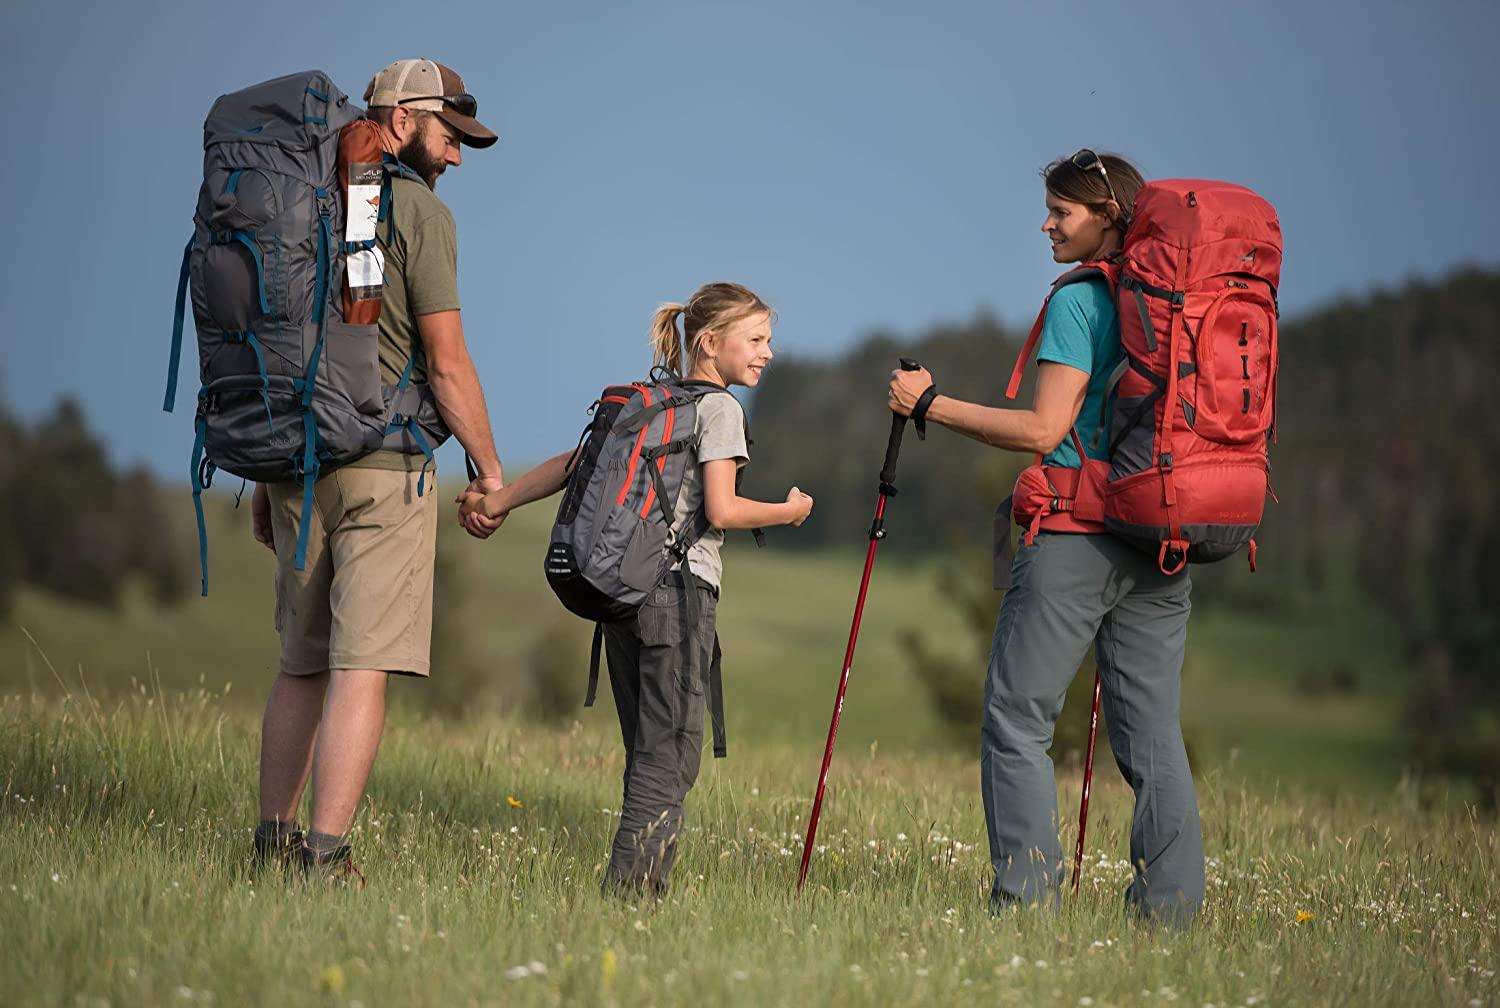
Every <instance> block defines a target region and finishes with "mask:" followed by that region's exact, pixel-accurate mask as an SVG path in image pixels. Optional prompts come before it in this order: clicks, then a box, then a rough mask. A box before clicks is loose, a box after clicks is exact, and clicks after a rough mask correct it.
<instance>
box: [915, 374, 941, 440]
mask: <svg viewBox="0 0 1500 1008" xmlns="http://www.w3.org/2000/svg"><path fill="white" fill-rule="evenodd" d="M937 397H938V390H937V384H936V383H933V384H931V385H929V386H927V391H926V392H923V393H922V394H921V395H920V396H918V397H917V401H916V403H915V404H913V406H912V408H911V419H912V426H914V427H916V429H917V437H918V438H920V439H921V440H923V441H926V440H927V411H928V410H929V409H930V408H931V407H932V401H933V400H934V399H936V398H937Z"/></svg>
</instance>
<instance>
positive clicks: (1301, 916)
mask: <svg viewBox="0 0 1500 1008" xmlns="http://www.w3.org/2000/svg"><path fill="white" fill-rule="evenodd" d="M1312 919H1313V915H1312V913H1311V911H1308V910H1298V911H1297V919H1296V921H1295V922H1294V923H1297V924H1306V923H1307V922H1308V921H1310V920H1312Z"/></svg>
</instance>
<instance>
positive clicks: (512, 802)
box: [505, 795, 525, 808]
mask: <svg viewBox="0 0 1500 1008" xmlns="http://www.w3.org/2000/svg"><path fill="white" fill-rule="evenodd" d="M505 804H507V805H509V806H510V807H511V808H525V806H524V805H523V804H522V803H521V799H519V798H517V797H516V796H515V795H506V796H505Z"/></svg>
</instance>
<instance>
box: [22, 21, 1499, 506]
mask: <svg viewBox="0 0 1500 1008" xmlns="http://www.w3.org/2000/svg"><path fill="white" fill-rule="evenodd" d="M1497 11H1500V5H1495V4H1492V3H1480V2H1470V3H1432V4H1426V5H1417V4H1406V3H1401V4H1397V3H1388V2H1374V3H1349V2H1344V0H1337V2H1327V3H1323V2H1319V3H1307V2H1301V3H1287V2H1272V3H1262V4H1257V5H1254V6H1247V5H1243V4H1236V5H1232V6H1231V5H1228V4H1217V3H1204V2H1198V3H1167V2H1150V3H1119V2H1115V3H1092V2H1080V3H1073V4H1068V5H1065V6H1064V5H1057V4H1019V3H999V2H992V3H927V4H915V3H878V2H870V3H845V2H830V3H808V2H801V3H798V2H780V0H767V2H755V3H618V2H617V3H592V2H580V3H574V4H537V3H530V4H517V3H509V2H506V3H480V2H463V3H429V4H410V3H404V4H392V3H385V2H381V0H370V2H365V3H360V4H343V5H341V4H337V3H323V4H316V5H308V4H303V3H285V2H280V0H272V2H265V3H257V4H253V5H252V4H243V3H242V4H233V5H227V4H223V5H221V4H189V3H144V4H115V5H97V6H96V7H94V8H92V9H90V10H88V11H87V12H85V11H83V10H81V9H78V8H76V7H71V6H70V7H64V6H62V5H50V6H47V7H42V6H40V5H33V6H31V7H29V8H27V9H18V8H15V7H9V6H8V7H7V9H6V11H5V13H3V14H0V37H3V38H4V41H3V42H0V45H3V47H4V55H5V60H6V64H7V66H8V67H9V71H8V75H7V76H8V78H9V79H10V80H11V81H13V82H17V83H19V84H21V85H22V86H19V87H13V88H12V90H11V91H10V92H8V95H7V98H8V100H7V101H6V102H5V103H4V106H3V108H0V120H3V124H4V136H5V137H6V144H5V150H4V152H3V153H0V182H3V183H4V186H3V191H4V192H6V193H8V194H10V197H11V198H10V200H9V201H8V206H7V208H6V214H5V218H6V228H5V233H6V236H7V240H6V241H3V242H0V296H3V305H4V308H5V312H4V322H3V332H4V347H5V355H4V358H3V361H0V393H3V396H4V399H5V400H6V402H7V404H8V405H9V407H10V408H11V409H12V410H15V411H17V412H19V413H21V414H22V415H23V416H34V415H36V414H37V413H39V412H41V411H43V410H45V409H47V408H49V407H50V406H51V404H52V403H54V402H55V401H56V399H57V397H58V396H59V395H61V394H64V393H71V394H73V395H75V396H77V397H78V398H79V399H80V400H81V401H82V402H83V404H84V407H85V410H86V412H87V414H88V416H89V418H90V421H91V422H92V424H93V425H94V427H95V428H96V429H97V430H99V431H101V432H102V433H103V434H104V436H105V438H106V439H107V441H108V443H109V445H110V449H111V452H112V455H113V456H114V458H115V459H116V460H118V461H120V462H137V461H143V462H146V463H147V464H149V465H151V466H152V467H153V468H154V469H156V470H157V471H159V472H162V473H163V474H165V475H167V476H169V477H176V476H183V475H185V473H186V468H187V465H186V459H187V455H188V449H189V447H190V441H191V430H190V423H191V421H190V413H189V410H190V407H191V395H192V389H193V387H195V384H196V383H195V381H194V379H193V375H192V370H193V362H192V360H191V359H189V360H187V362H186V368H185V371H184V379H183V391H182V392H181V395H180V406H179V412H178V413H177V414H175V415H171V416H169V415H166V414H163V413H162V412H161V411H160V396H161V388H162V383H163V380H164V376H165V365H166V351H167V342H168V336H169V331H170V323H171V299H172V294H173V292H174V291H173V288H174V285H175V281H176V274H177V267H178V263H179V257H180V252H181V248H182V243H183V241H184V240H185V238H186V236H187V234H188V232H189V229H190V219H191V213H192V207H193V202H194V198H195V193H196V189H197V185H198V178H199V172H200V168H201V157H202V153H201V125H202V120H203V117H204V115H205V113H206V112H207V110H208V107H209V105H210V104H211V103H212V102H213V100H214V98H215V97H216V96H217V95H219V94H221V93H223V92H226V91H231V90H235V89H237V88H240V87H243V86H245V85H247V84H250V83H253V82H255V81H258V80H263V79H266V78H269V77H273V76H278V75H280V74H284V73H290V72H293V71H297V70H302V69H307V68H311V67H319V68H322V69H324V70H326V71H328V72H329V73H330V74H331V75H332V76H333V78H334V79H335V80H336V81H337V82H338V83H339V84H340V86H341V87H342V88H343V89H344V90H345V91H348V92H350V93H352V94H354V95H355V97H356V98H357V97H358V96H359V94H361V93H362V92H363V89H364V86H365V83H366V81H367V80H368V79H369V77H370V75H371V74H372V73H373V71H374V70H376V69H378V68H379V67H380V66H382V65H384V64H385V63H387V62H389V61H391V60H392V59H395V58H398V57H401V56H428V57H431V58H434V59H438V60H440V61H442V62H445V63H447V64H449V65H451V66H453V67H454V68H455V69H457V70H458V71H459V72H460V73H462V74H463V75H464V76H465V79H466V81H467V83H468V85H469V88H470V90H471V91H472V92H473V93H474V94H476V95H477V96H478V97H479V99H480V112H481V114H480V118H481V119H483V120H484V121H485V122H486V123H488V124H489V125H490V126H492V127H493V128H494V129H496V130H497V131H498V132H499V133H500V136H501V140H500V143H499V144H497V145H496V146H495V147H492V148H490V149H489V150H487V151H477V152H471V153H469V154H468V155H467V157H466V161H465V163H464V165H463V166H462V167H460V168H458V169H455V170H450V171H449V173H448V174H447V175H445V176H444V178H443V179H442V182H441V184H440V186H439V188H438V194H439V195H440V196H441V197H442V198H443V199H444V200H445V201H446V202H447V203H448V204H449V206H451V207H452V209H453V211H454V214H455V216H456V217H457V220H458V227H459V270H460V277H459V289H460V294H461V298H462V300H463V304H464V317H465V326H466V329H467V332H468V335H469V340H470V343H471V345H472V348H473V352H474V356H475V359H476V362H477V364H478V367H479V372H480V376H481V379H482V380H483V381H484V383H485V387H486V390H487V392H488V395H489V401H490V406H491V415H492V418H493V421H494V425H495V430H496V436H497V440H498V442H499V445H500V448H501V452H502V457H503V458H507V459H511V460H515V461H524V460H528V459H535V458H538V457H540V456H541V455H542V454H544V453H547V452H550V451H556V450H560V449H561V448H563V447H566V446H568V445H569V444H570V443H571V440H572V438H573V437H574V435H575V434H576V431H577V430H578V429H579V428H580V426H581V424H582V422H583V419H584V418H583V414H582V407H583V406H585V405H586V404H587V403H588V402H589V401H590V400H591V399H592V398H593V395H594V394H595V392H596V391H597V390H598V388H599V387H601V386H602V385H604V384H606V383H607V382H610V381H616V380H620V379H622V378H629V377H631V376H634V375H637V374H638V373H640V372H641V371H643V369H644V368H645V366H646V364H647V363H648V351H647V350H646V347H645V338H646V330H647V326H648V323H649V319H650V315H651V312H652V310H653V309H654V308H655V306H656V305H657V304H658V303H659V302H660V301H663V300H669V299H680V298H682V297H684V296H685V295H686V294H688V293H689V292H690V291H691V290H692V289H693V288H694V287H696V286H697V285H698V284H699V283H702V282H704V281H708V280H716V279H730V280H737V281H740V282H743V283H747V284H749V285H750V286H752V287H754V288H755V289H756V290H757V291H759V292H760V293H762V294H763V295H764V296H765V297H766V298H767V299H768V300H769V301H770V302H771V303H772V304H774V305H775V306H776V307H777V309H778V310H779V312H780V318H781V321H780V323H779V325H778V327H777V332H776V344H777V348H778V350H779V351H781V352H783V353H788V354H797V355H827V354H831V353H834V352H837V351H838V350H839V349H841V348H843V347H846V346H848V345H849V344H851V343H852V342H854V341H856V340H858V339H860V338H861V337H862V336H864V335H865V334H867V333H868V332H870V331H871V330H872V329H875V328H880V329H884V330H887V331H894V332H896V333H911V334H915V333H917V332H919V331H921V330H922V329H924V328H925V327H927V326H929V325H931V324H933V323H937V322H941V321H954V320H966V319H970V318H972V317H974V316H975V315H976V314H977V313H981V312H988V313H993V314H995V315H998V316H999V317H1000V318H1001V319H1003V320H1006V321H1008V322H1012V323H1018V324H1019V323H1021V322H1023V321H1026V320H1029V318H1030V317H1031V316H1032V314H1034V312H1035V310H1036V306H1037V304H1038V302H1039V300H1040V298H1041V296H1042V294H1043V293H1044V290H1045V286H1046V284H1047V282H1048V281H1049V280H1050V279H1051V278H1052V276H1053V275H1055V273H1056V272H1057V267H1056V266H1055V265H1054V264H1053V263H1052V262H1051V260H1050V257H1049V256H1048V254H1047V249H1046V246H1045V242H1044V240H1043V238H1042V237H1041V235H1040V234H1039V233H1038V231H1037V226H1038V224H1039V223H1040V219H1041V214H1042V211H1041V185H1040V182H1039V180H1038V177H1037V170H1038V169H1039V168H1040V167H1041V166H1042V165H1043V164H1045V163H1046V162H1047V161H1048V160H1050V159H1051V158H1053V157H1055V156H1058V155H1060V154H1066V153H1069V152H1071V151H1073V150H1074V149H1076V148H1078V147H1080V146H1092V147H1096V148H1099V149H1112V150H1118V151H1120V152H1122V153H1125V154H1126V155H1128V156H1130V157H1132V158H1133V159H1134V160H1136V161H1137V163H1138V164H1140V165H1141V167H1142V168H1143V169H1144V171H1145V173H1146V174H1147V176H1148V177H1153V176H1154V177H1163V176H1205V177H1218V178H1226V179H1231V180H1234V181H1238V182H1242V183H1245V184H1247V185H1250V186H1252V187H1254V188H1255V189H1257V190H1258V191H1260V192H1261V193H1262V194H1263V195H1265V196H1266V197H1267V198H1269V199H1270V200H1271V201H1272V202H1273V203H1274V204H1275V205H1276V207H1277V208H1278V210H1279V211H1280V214H1281V219H1282V226H1283V230H1284V233H1285V239H1286V265H1285V271H1284V273H1283V282H1282V305H1283V308H1284V309H1285V310H1286V311H1287V313H1288V314H1289V315H1292V316H1295V315H1296V314H1297V313H1299V312H1302V311H1305V310H1308V309H1310V308H1313V307H1316V306H1318V305H1320V304H1323V303H1325V302H1327V301H1329V300H1331V299H1333V298H1336V297H1339V296H1343V295H1349V294H1359V293H1362V292H1365V291H1368V290H1370V289H1372V288H1375V287H1379V286H1384V285H1391V284H1396V283H1399V282H1401V281H1402V280H1404V279H1405V278H1407V277H1410V276H1414V275H1420V276H1434V275H1438V274H1441V273H1442V272H1444V271H1446V270H1448V269H1451V268H1452V267H1454V266H1456V265H1459V264H1462V263H1473V262H1479V263H1486V264H1494V263H1496V262H1497V260H1500V254H1497V252H1496V249H1495V245H1494V242H1493V240H1492V233H1493V231H1494V230H1495V228H1496V225H1497V223H1500V214H1497V212H1496V209H1495V205H1496V193H1497V192H1500V140H1497V136H1496V130H1495V121H1496V119H1495V106H1496V102H1497V99H1500V70H1497V60H1496V58H1495V55H1494V52H1493V46H1494V40H1495V39H1496V38H1500V13H1497ZM313 12H316V14H317V17H318V19H319V20H318V21H316V22H314V21H312V20H310V18H311V16H312V13H313ZM1009 364H1010V362H1009V361H1007V360H998V359H997V361H996V388H997V394H998V389H999V387H1000V384H1001V383H1002V382H1003V376H1004V374H1006V373H1007V372H1008V369H1009ZM766 380H767V381H775V370H774V366H773V369H772V370H771V371H770V372H769V373H768V375H767V379H766ZM880 394H882V393H881V391H880V390H879V389H872V395H880ZM442 457H443V465H444V467H445V469H446V470H447V471H448V472H449V473H450V474H452V473H454V472H456V471H457V470H456V465H455V463H456V462H457V458H458V457H457V456H456V455H454V454H452V449H451V448H450V449H445V452H444V453H443V456H442Z"/></svg>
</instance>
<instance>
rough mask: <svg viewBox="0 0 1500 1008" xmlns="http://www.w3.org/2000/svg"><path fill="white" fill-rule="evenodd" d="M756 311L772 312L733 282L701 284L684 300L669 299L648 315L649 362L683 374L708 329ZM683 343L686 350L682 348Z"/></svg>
mask: <svg viewBox="0 0 1500 1008" xmlns="http://www.w3.org/2000/svg"><path fill="white" fill-rule="evenodd" d="M760 312H764V313H765V314H767V315H769V316H771V317H773V318H774V317H775V315H776V313H775V312H774V311H773V310H772V309H771V306H770V305H768V304H766V303H765V302H764V301H762V300H761V299H760V296H759V295H758V294H756V293H755V292H754V291H752V290H751V289H750V288H748V287H745V286H742V285H740V284H736V283H723V282H720V283H707V284H704V285H703V286H702V287H699V288H698V289H697V290H696V291H694V292H693V296H692V297H690V298H688V299H687V304H678V303H676V302H675V301H669V302H667V303H666V304H664V305H662V306H661V307H660V308H658V309H656V314H655V315H654V316H653V317H652V319H651V355H652V360H653V363H655V364H656V365H658V366H661V367H665V368H666V369H667V370H669V371H672V372H674V373H676V374H679V375H682V374H686V373H687V371H688V370H690V369H691V367H692V364H693V362H694V361H695V360H697V357H698V351H699V348H700V347H701V346H702V345H703V340H704V339H705V338H706V337H707V336H708V335H709V334H710V333H713V332H718V331H720V330H722V329H724V328H725V327H726V326H729V325H731V324H733V323H735V322H738V321H739V320H740V319H742V318H746V317H747V316H750V315H755V314H757V313H760ZM679 315H680V316H682V335H681V336H679V335H678V332H677V317H678V316H679ZM684 346H685V347H686V348H687V352H686V353H684V352H683V347H684ZM684 365H686V366H684Z"/></svg>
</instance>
